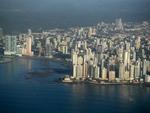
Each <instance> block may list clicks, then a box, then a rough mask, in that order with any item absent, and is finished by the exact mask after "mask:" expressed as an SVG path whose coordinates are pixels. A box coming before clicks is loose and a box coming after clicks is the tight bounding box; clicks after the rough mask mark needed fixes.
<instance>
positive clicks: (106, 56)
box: [0, 19, 150, 82]
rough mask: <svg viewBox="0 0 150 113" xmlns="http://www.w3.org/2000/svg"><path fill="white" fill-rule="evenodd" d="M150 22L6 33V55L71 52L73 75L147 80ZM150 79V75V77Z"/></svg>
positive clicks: (45, 54) (119, 22)
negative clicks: (14, 33)
mask: <svg viewBox="0 0 150 113" xmlns="http://www.w3.org/2000/svg"><path fill="white" fill-rule="evenodd" d="M149 29H150V25H149V23H148V22H143V23H132V24H131V23H123V22H122V20H121V19H117V20H116V21H115V22H114V23H105V22H101V23H98V24H97V25H95V26H89V27H74V28H69V29H66V30H64V29H52V30H48V31H43V32H40V33H33V32H32V31H31V30H30V29H29V30H28V33H20V34H19V35H14V36H12V35H5V36H2V35H1V34H2V33H1V32H2V30H1V29H0V37H3V40H4V41H3V42H4V43H2V44H4V48H5V50H4V51H5V52H4V53H5V55H19V56H23V55H25V56H45V57H50V58H51V57H52V56H54V55H56V54H57V56H59V55H60V56H61V55H62V57H65V56H63V55H70V56H71V59H72V68H73V72H72V78H74V79H87V78H89V79H98V80H103V81H135V82H138V81H143V80H144V78H145V77H149V75H150V56H149V53H150V31H149ZM0 39H1V38H0ZM149 79H150V78H149Z"/></svg>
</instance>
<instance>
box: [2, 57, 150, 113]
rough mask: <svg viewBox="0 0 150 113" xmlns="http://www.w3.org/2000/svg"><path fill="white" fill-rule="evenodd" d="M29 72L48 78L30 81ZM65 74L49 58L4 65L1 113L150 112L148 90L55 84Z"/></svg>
mask: <svg viewBox="0 0 150 113" xmlns="http://www.w3.org/2000/svg"><path fill="white" fill-rule="evenodd" d="M55 69H60V70H63V71H60V72H58V71H55ZM49 70H51V71H49ZM28 72H43V73H44V72H47V73H48V75H47V76H42V77H41V76H36V75H35V76H32V77H30V78H26V76H28ZM65 73H69V71H68V69H67V67H64V66H63V65H62V64H59V63H57V62H54V61H48V60H45V59H29V58H18V59H16V60H15V61H14V62H11V63H8V64H0V113H149V112H150V107H149V106H150V88H148V87H135V86H96V85H88V84H72V85H71V84H61V83H57V82H54V80H55V79H56V78H58V77H61V76H63V75H64V74H65Z"/></svg>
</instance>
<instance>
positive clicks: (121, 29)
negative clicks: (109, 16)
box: [116, 18, 124, 31]
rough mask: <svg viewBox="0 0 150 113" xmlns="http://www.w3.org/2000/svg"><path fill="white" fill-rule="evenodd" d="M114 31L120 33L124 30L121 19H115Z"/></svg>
mask: <svg viewBox="0 0 150 113" xmlns="http://www.w3.org/2000/svg"><path fill="white" fill-rule="evenodd" d="M116 30H120V31H123V30H124V28H123V23H122V19H121V18H119V19H116Z"/></svg>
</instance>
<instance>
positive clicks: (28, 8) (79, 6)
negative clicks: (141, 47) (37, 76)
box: [0, 0, 150, 33]
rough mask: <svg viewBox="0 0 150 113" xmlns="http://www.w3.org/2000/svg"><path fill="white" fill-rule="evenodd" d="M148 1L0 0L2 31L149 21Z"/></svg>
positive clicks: (149, 0)
mask: <svg viewBox="0 0 150 113" xmlns="http://www.w3.org/2000/svg"><path fill="white" fill-rule="evenodd" d="M149 6H150V0H0V27H2V28H4V31H5V32H6V33H12V32H25V31H27V29H28V28H31V29H32V30H33V31H40V30H41V29H50V28H56V27H58V28H68V27H73V26H88V25H95V24H96V23H98V22H100V21H106V22H113V21H115V19H116V18H122V19H123V21H131V22H141V21H145V20H147V21H150V11H149V10H150V8H149Z"/></svg>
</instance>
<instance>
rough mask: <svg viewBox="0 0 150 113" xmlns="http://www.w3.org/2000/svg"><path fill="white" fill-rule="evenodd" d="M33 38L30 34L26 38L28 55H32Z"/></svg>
mask: <svg viewBox="0 0 150 113" xmlns="http://www.w3.org/2000/svg"><path fill="white" fill-rule="evenodd" d="M31 49H32V39H31V37H30V36H29V37H28V38H27V39H26V50H27V51H26V55H28V56H32V50H31Z"/></svg>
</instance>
